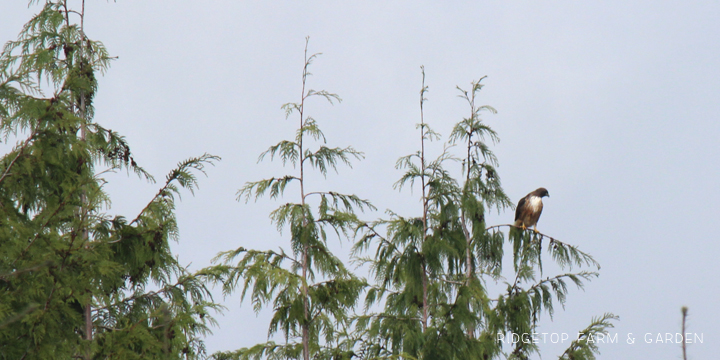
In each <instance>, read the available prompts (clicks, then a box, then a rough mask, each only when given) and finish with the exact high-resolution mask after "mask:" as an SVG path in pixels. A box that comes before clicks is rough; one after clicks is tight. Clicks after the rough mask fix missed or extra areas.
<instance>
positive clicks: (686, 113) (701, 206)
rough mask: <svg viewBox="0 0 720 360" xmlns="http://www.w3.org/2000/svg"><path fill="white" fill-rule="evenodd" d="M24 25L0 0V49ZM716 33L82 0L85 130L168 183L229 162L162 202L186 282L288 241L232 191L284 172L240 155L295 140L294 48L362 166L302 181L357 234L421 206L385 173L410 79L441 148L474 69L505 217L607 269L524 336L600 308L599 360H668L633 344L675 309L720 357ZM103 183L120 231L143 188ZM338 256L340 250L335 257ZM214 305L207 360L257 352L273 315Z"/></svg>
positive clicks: (719, 69)
mask: <svg viewBox="0 0 720 360" xmlns="http://www.w3.org/2000/svg"><path fill="white" fill-rule="evenodd" d="M70 1H71V3H72V1H73V0H70ZM76 2H78V4H79V0H78V1H76ZM38 10H39V9H38V8H37V7H35V6H33V7H30V8H29V9H28V7H27V2H26V1H23V0H14V1H7V0H6V1H2V2H0V41H2V42H5V41H8V40H11V39H15V38H16V36H17V34H18V33H19V31H20V30H21V27H22V25H23V24H24V23H25V22H27V21H28V20H29V19H30V17H31V16H32V14H34V13H36V12H37V11H38ZM718 19H720V2H717V1H682V2H679V1H632V2H628V1H602V2H601V1H505V2H500V1H442V2H441V1H345V2H334V1H305V2H300V1H212V2H199V1H127V0H119V1H117V2H106V1H88V2H87V4H86V20H85V30H86V33H87V35H88V36H89V37H91V38H93V39H95V40H100V41H102V42H104V44H105V45H106V46H107V48H108V49H109V51H110V53H111V54H112V55H116V56H118V60H117V61H114V62H113V64H112V67H111V68H110V70H109V71H108V73H107V74H106V75H105V76H104V77H103V78H102V79H101V80H100V84H99V92H98V94H97V98H96V100H95V107H96V112H95V114H96V115H95V121H97V122H99V123H101V124H102V125H104V126H106V127H109V128H111V129H113V130H115V131H118V132H120V133H121V134H124V135H125V136H126V137H127V139H128V140H129V142H130V144H131V147H132V150H133V152H134V154H135V159H136V160H137V161H138V162H139V163H140V165H142V166H144V167H145V168H146V169H147V170H148V171H150V172H151V173H152V174H154V175H155V177H156V178H158V180H162V179H164V176H165V174H166V173H167V172H168V171H170V170H171V169H172V168H174V167H175V164H176V163H177V162H179V161H181V160H184V159H186V158H188V157H191V156H198V155H201V154H202V153H204V152H208V153H211V154H215V155H219V156H221V157H222V158H223V160H222V161H221V162H220V163H218V164H217V166H215V167H213V168H209V169H208V175H209V176H208V177H207V178H202V179H200V190H199V191H198V192H197V193H196V196H195V197H192V196H190V195H189V194H187V196H184V197H183V201H182V202H181V203H180V204H179V207H178V220H179V225H180V231H181V239H180V242H179V243H178V244H173V249H174V251H175V252H176V253H177V254H178V257H179V259H180V261H181V262H182V263H185V264H189V263H192V265H191V268H193V269H198V268H200V267H204V266H207V265H209V264H210V260H211V259H212V258H213V257H214V256H215V255H216V254H217V253H218V252H220V251H224V250H230V249H235V248H237V247H240V246H243V247H246V248H255V249H276V248H277V247H278V246H284V247H285V248H288V245H287V244H288V243H287V240H286V239H284V238H283V237H282V236H281V235H279V234H278V233H277V232H276V231H275V228H274V226H273V225H272V224H271V223H270V220H269V218H268V213H269V212H270V211H271V210H272V209H273V208H274V207H276V206H277V205H279V204H281V203H283V202H286V201H294V200H295V198H294V197H292V196H293V195H294V193H292V192H290V193H288V196H289V197H288V198H287V199H286V200H284V201H282V202H281V201H272V200H269V199H261V200H260V201H258V202H257V203H253V202H250V203H248V204H245V203H244V202H237V201H236V200H235V193H236V191H237V189H239V188H240V187H242V185H243V184H244V183H245V182H246V181H253V180H259V179H262V178H267V177H272V176H276V175H283V174H285V172H286V171H285V170H283V169H282V168H281V165H280V163H269V162H264V163H261V164H257V163H256V160H257V156H258V155H259V154H260V153H261V152H262V151H264V150H265V149H267V147H269V146H270V145H272V144H275V143H277V142H278V141H280V140H282V139H285V138H289V137H291V136H293V133H294V129H295V126H296V122H297V121H294V120H296V119H294V118H293V119H291V120H287V121H286V120H285V119H284V113H283V111H282V110H281V109H280V106H281V105H282V104H283V103H287V102H295V101H298V99H299V96H300V91H301V71H302V65H303V47H304V42H305V40H304V38H305V37H306V36H310V51H311V52H322V53H323V55H322V56H320V57H319V58H318V60H317V61H316V62H315V63H314V64H313V67H312V69H311V71H312V72H313V74H314V76H313V77H311V78H310V79H309V86H310V88H313V89H317V90H319V89H325V90H328V91H330V92H334V93H337V94H339V95H340V96H341V97H342V99H343V102H342V103H341V104H339V105H336V106H330V105H329V104H327V103H326V102H323V101H320V100H319V99H316V100H314V101H312V102H310V103H309V104H308V105H307V111H308V112H309V114H310V115H311V116H313V117H314V118H315V119H317V121H318V122H319V124H320V126H321V127H322V129H323V130H324V132H325V134H326V136H327V138H328V145H331V146H346V145H352V146H354V147H355V148H356V149H358V150H361V151H363V152H364V153H365V159H364V160H363V161H359V162H354V166H353V168H352V169H350V168H341V170H340V173H339V174H337V175H335V174H331V175H330V176H328V179H327V181H324V180H323V179H322V177H319V176H315V177H311V178H310V180H309V181H310V184H311V185H310V188H311V189H314V190H320V189H323V190H327V189H334V190H337V191H342V192H347V193H355V194H357V195H359V196H361V197H363V198H367V199H369V200H371V201H372V202H373V203H374V204H375V205H376V206H377V207H378V209H380V211H378V212H372V213H367V214H365V215H364V217H365V218H366V219H368V220H372V219H376V218H378V217H381V216H383V211H384V210H385V209H392V210H393V211H395V212H398V213H400V214H402V215H405V216H415V215H418V214H419V213H420V202H419V198H418V192H417V191H416V192H415V193H411V192H410V191H405V190H404V191H403V192H398V191H396V190H393V188H392V184H393V183H394V182H395V181H396V180H397V179H398V178H399V177H400V175H401V172H400V171H398V170H395V169H394V164H395V160H396V159H397V158H398V157H400V156H403V155H406V154H409V153H413V152H415V151H416V150H417V149H418V145H419V144H418V141H417V138H418V136H419V135H418V133H417V131H416V130H415V124H416V123H418V122H419V118H420V117H419V106H418V102H419V90H420V86H421V74H420V66H421V65H424V66H425V70H426V73H427V79H426V84H427V85H428V86H429V92H428V94H427V98H428V102H427V103H426V106H425V109H426V112H425V119H426V121H427V122H428V123H429V124H430V126H431V127H432V128H433V129H435V130H436V131H437V132H439V133H441V134H442V135H445V136H447V135H448V134H449V132H450V129H451V128H452V125H453V124H454V123H456V122H457V121H459V120H461V119H462V117H463V116H467V114H468V112H469V111H468V109H467V105H466V103H464V102H463V100H461V99H459V98H458V97H457V95H458V91H457V90H456V89H455V86H460V87H462V88H465V89H468V88H469V87H470V82H471V81H473V80H476V79H479V78H480V77H482V76H485V75H487V78H486V79H485V80H484V81H483V83H484V84H485V85H486V86H485V88H484V89H483V90H482V91H481V94H480V100H479V102H480V103H481V104H488V105H492V106H493V107H495V108H496V109H497V110H498V113H497V114H496V115H491V114H485V115H484V116H483V118H484V120H485V122H486V123H487V124H488V125H490V126H491V127H493V128H494V129H495V130H496V131H497V132H498V133H499V135H500V138H501V142H500V143H499V144H497V145H496V146H494V147H493V150H494V151H495V153H496V154H497V156H498V158H499V161H500V167H499V169H498V170H499V174H500V176H501V178H502V180H503V186H504V189H505V190H506V192H507V194H508V195H509V196H510V197H511V199H512V200H513V201H514V202H516V201H517V200H519V199H520V198H521V197H523V196H524V195H526V194H527V193H528V192H530V191H532V190H534V189H536V188H537V187H540V186H543V187H546V188H547V189H548V190H549V192H550V194H551V197H550V198H549V199H546V200H545V210H544V212H543V215H542V218H541V220H540V222H539V226H538V229H539V230H540V231H542V232H543V233H546V234H550V235H552V236H554V237H557V238H558V239H560V240H563V241H565V242H568V243H571V244H575V245H577V246H579V247H580V249H581V250H584V251H586V252H588V253H590V254H592V255H593V256H594V257H595V258H596V259H597V260H598V261H599V262H600V263H601V264H602V269H601V270H600V277H599V278H598V279H596V280H593V281H592V282H590V283H588V284H587V285H586V287H585V290H584V291H583V290H577V289H574V288H571V291H570V294H569V296H568V301H567V303H566V306H565V308H564V310H563V309H562V308H560V307H559V306H558V308H557V311H556V313H555V316H554V318H553V319H552V320H551V319H550V318H549V317H548V316H543V317H542V318H541V322H540V327H539V331H540V332H550V333H551V332H558V333H562V332H566V333H571V334H572V333H575V332H576V331H577V330H580V329H582V328H584V327H586V326H587V324H588V323H589V322H590V319H591V318H592V317H594V316H599V315H601V314H603V313H605V312H612V313H615V314H617V315H619V316H620V321H619V322H617V323H616V328H615V329H614V330H612V332H613V333H615V332H616V333H618V334H619V343H618V344H606V345H601V346H600V350H601V352H602V355H601V356H600V358H601V359H628V360H630V359H640V358H645V359H678V358H681V356H682V352H681V349H680V345H678V344H655V343H654V344H646V343H645V342H644V339H643V336H644V334H645V333H651V334H652V336H653V339H654V338H655V336H656V334H658V333H666V332H670V333H675V332H679V331H680V323H681V321H680V320H681V317H680V308H681V306H688V307H689V309H690V317H689V329H688V331H690V332H694V333H698V334H702V335H703V340H704V342H703V343H702V344H692V345H690V346H689V348H688V351H689V355H690V358H691V359H710V358H712V357H714V356H717V355H716V354H717V353H719V352H720V328H719V327H718V326H717V324H718V323H720V311H719V310H718V308H717V304H718V302H719V301H720V282H718V280H717V274H718V273H719V272H720V265H719V264H720V262H718V260H717V259H718V255H719V254H720V244H719V242H718V240H719V239H718V238H719V236H718V228H717V226H716V225H717V223H718V215H720V210H719V209H720V208H719V207H718V204H719V203H720V192H719V191H718V185H720V170H719V169H720V166H719V165H720V146H718V143H717V141H718V138H720V121H719V120H720V119H718V113H720V99H719V95H720V91H719V89H720V66H718V65H719V64H720V46H718V44H720V22H719V21H718ZM444 139H446V138H444ZM441 145H442V143H437V144H435V145H433V146H431V148H430V150H429V151H431V152H432V151H435V153H437V151H438V150H439V149H440V148H441ZM288 171H292V169H289V170H288ZM108 180H110V181H111V182H110V184H109V185H108V187H107V189H108V191H109V192H110V193H111V196H112V199H113V208H112V209H111V210H110V212H111V213H116V214H124V215H126V216H132V217H134V216H135V214H137V212H138V211H140V210H141V209H142V208H143V207H144V206H145V204H146V203H147V201H149V200H150V199H151V198H152V196H153V195H154V194H155V192H156V191H157V188H158V185H156V184H155V185H154V184H147V183H146V182H143V181H140V180H138V179H137V178H134V177H127V176H126V175H125V174H115V175H112V176H109V177H108ZM512 218H513V213H512V212H511V211H507V212H504V213H500V214H495V215H493V217H492V218H491V221H490V222H491V223H498V224H499V223H508V222H511V220H512ZM333 241H334V245H333V246H334V249H336V250H337V252H338V253H339V254H341V256H343V257H347V255H346V254H347V252H348V250H349V249H350V244H349V243H343V244H340V243H339V242H338V241H335V240H333ZM499 291H500V290H498V292H499ZM490 295H491V296H492V295H497V294H492V293H491V294H490ZM217 299H218V300H223V299H222V297H221V296H219V295H218V298H217ZM223 302H224V304H225V305H226V306H227V307H228V310H227V311H226V312H225V314H224V315H218V316H217V318H218V320H219V323H220V327H219V328H216V329H215V330H214V333H215V334H214V335H213V336H211V337H209V338H208V339H207V345H208V348H209V351H210V352H214V351H217V350H232V349H237V348H240V347H245V346H250V345H253V344H255V343H258V342H263V341H265V340H266V329H267V324H268V321H269V315H268V313H267V312H261V313H260V314H258V315H256V314H254V313H253V311H252V308H251V306H250V305H249V304H248V303H247V302H246V303H245V304H242V306H241V304H240V299H239V297H238V296H232V297H229V298H226V299H224V300H223ZM629 333H632V334H633V335H632V336H634V337H635V338H636V339H637V341H636V343H635V344H633V345H629V344H626V342H625V338H626V337H627V335H628V334H629ZM566 347H567V343H566V344H564V346H563V345H554V344H541V353H542V355H543V358H544V359H552V358H555V357H556V356H558V355H560V354H561V353H562V352H563V351H564V349H565V348H566ZM535 358H539V357H538V356H535Z"/></svg>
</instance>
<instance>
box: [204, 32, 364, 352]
mask: <svg viewBox="0 0 720 360" xmlns="http://www.w3.org/2000/svg"><path fill="white" fill-rule="evenodd" d="M307 40H308V39H306V44H305V65H304V67H303V74H302V97H301V99H300V102H298V103H288V104H285V105H283V106H282V109H283V110H285V114H286V119H287V118H290V116H292V115H297V116H298V120H299V121H298V127H297V131H296V135H295V138H294V139H291V140H283V141H280V142H279V143H278V144H276V145H273V146H271V147H270V148H269V149H268V150H267V151H265V152H264V153H262V154H261V155H260V157H259V160H258V161H260V160H263V159H264V158H265V157H266V156H268V155H269V156H270V159H271V160H272V159H274V158H275V157H276V156H277V157H279V158H280V160H281V162H282V163H283V165H287V164H290V165H292V166H293V168H294V169H296V170H297V173H296V174H294V175H284V176H281V177H273V178H270V179H265V180H260V181H255V182H248V183H246V184H245V185H244V186H243V187H242V188H241V189H240V190H239V191H238V200H242V199H244V200H245V201H246V202H247V201H248V200H250V199H255V200H257V199H258V198H259V197H261V196H263V195H265V194H268V193H269V196H270V197H271V198H279V197H283V196H284V195H285V191H286V189H287V187H288V186H289V185H290V184H292V185H293V186H296V187H295V188H294V189H295V190H296V191H297V192H296V202H288V203H285V204H283V205H281V206H280V207H279V208H277V209H276V210H274V211H273V212H272V213H271V214H270V218H271V220H272V221H273V223H275V225H276V226H277V229H278V231H281V232H282V231H286V230H288V228H289V240H290V247H291V251H290V252H285V250H282V249H281V250H280V251H279V252H275V251H258V250H249V249H245V248H244V247H241V248H238V249H236V250H232V251H226V252H223V253H221V254H220V255H218V257H217V258H216V260H218V261H220V260H221V264H219V265H216V266H213V267H210V268H207V269H205V270H204V273H205V274H207V275H208V276H210V277H212V278H213V279H215V280H216V281H218V282H221V283H222V285H223V291H224V293H225V294H230V293H232V292H233V291H235V290H236V289H239V288H240V289H242V290H241V291H242V292H241V294H242V298H243V299H244V298H245V296H246V295H247V296H249V297H250V300H251V303H252V305H253V309H254V310H255V311H260V309H262V308H263V307H265V306H268V305H270V306H271V307H272V309H273V318H272V320H271V322H270V327H269V330H268V337H270V336H272V335H274V334H275V333H277V332H280V333H282V335H283V336H284V339H285V343H283V344H278V343H275V342H273V341H268V342H267V343H263V344H258V345H256V346H253V347H250V348H244V349H240V350H237V351H231V352H225V353H217V354H214V358H216V359H261V358H269V359H299V358H303V359H306V360H307V359H310V358H326V357H332V358H336V357H335V356H340V355H338V354H339V353H338V351H340V352H342V351H341V350H340V347H339V346H337V342H338V340H339V338H340V335H339V333H340V332H342V331H343V330H344V326H346V324H347V323H348V320H349V315H350V314H349V311H351V310H352V309H353V308H354V306H355V304H356V302H357V300H358V298H359V296H360V294H361V292H362V290H363V288H364V285H365V282H364V281H363V280H362V279H360V278H358V277H357V276H355V275H354V274H353V273H352V272H351V271H349V270H348V269H347V268H346V267H345V265H344V264H343V262H342V261H341V260H340V259H338V258H337V257H336V256H335V255H334V254H333V253H332V252H331V251H330V249H329V248H328V246H327V241H328V234H327V232H328V231H332V232H334V233H335V234H337V235H338V236H341V237H342V236H345V235H347V234H348V233H351V232H352V230H353V228H354V226H355V224H356V223H357V218H356V215H355V211H356V210H364V209H374V207H373V206H372V204H370V202H368V201H367V200H364V199H361V198H359V197H358V196H356V195H345V194H340V193H337V192H334V191H307V190H306V189H307V188H308V187H309V186H310V185H311V184H309V183H308V182H307V181H306V177H305V170H306V169H307V168H308V167H309V168H312V169H314V170H316V171H318V172H320V173H321V174H322V175H323V176H327V173H328V170H334V171H336V172H337V166H338V165H339V164H345V165H348V166H349V165H351V163H350V160H351V159H352V158H355V159H359V158H361V157H362V153H360V152H358V151H357V150H355V149H353V148H352V147H344V148H341V147H328V146H326V145H325V143H326V138H325V135H324V134H323V133H322V131H321V130H320V127H319V126H318V124H317V122H316V121H315V119H313V118H312V117H310V116H307V115H306V108H305V107H306V104H307V102H308V100H309V99H312V98H315V97H320V98H323V99H325V100H327V101H328V102H330V103H331V104H333V103H334V102H336V101H337V102H340V97H339V96H337V95H336V94H332V93H329V92H327V91H324V90H321V91H315V90H311V89H306V85H307V79H308V76H309V75H310V73H309V71H308V68H309V66H310V64H311V63H312V62H313V60H315V59H316V58H317V56H318V55H319V54H312V55H309V56H308V51H307ZM311 141H314V142H316V143H317V142H319V144H318V147H317V148H316V149H315V150H311V149H310V146H309V144H308V143H309V142H311ZM311 202H312V204H311ZM312 205H314V206H312ZM351 350H352V349H349V348H346V349H345V350H344V351H351Z"/></svg>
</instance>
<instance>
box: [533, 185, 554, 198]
mask: <svg viewBox="0 0 720 360" xmlns="http://www.w3.org/2000/svg"><path fill="white" fill-rule="evenodd" d="M532 194H533V195H535V196H539V197H541V198H542V197H546V196H547V197H550V193H549V192H548V191H547V189H546V188H543V187H541V188H538V189H537V190H535V191H533V192H532Z"/></svg>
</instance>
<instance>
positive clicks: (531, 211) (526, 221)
mask: <svg viewBox="0 0 720 360" xmlns="http://www.w3.org/2000/svg"><path fill="white" fill-rule="evenodd" d="M546 196H547V197H550V194H549V193H548V191H547V189H545V188H542V187H541V188H538V189H537V190H535V191H533V192H531V193H529V194H527V195H526V196H525V197H524V198H522V199H520V201H519V202H518V205H517V208H515V224H514V225H515V226H518V227H521V228H522V229H523V230H525V229H527V228H529V227H531V226H533V227H534V231H535V232H536V233H537V232H538V231H537V222H538V220H539V219H540V215H541V214H542V210H543V203H542V198H544V197H546Z"/></svg>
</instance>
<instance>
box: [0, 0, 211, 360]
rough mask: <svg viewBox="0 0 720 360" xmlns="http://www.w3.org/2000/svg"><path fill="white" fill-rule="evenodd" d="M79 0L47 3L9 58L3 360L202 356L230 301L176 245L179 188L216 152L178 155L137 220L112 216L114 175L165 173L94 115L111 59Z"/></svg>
mask: <svg viewBox="0 0 720 360" xmlns="http://www.w3.org/2000/svg"><path fill="white" fill-rule="evenodd" d="M32 3H33V1H31V4H32ZM76 5H77V6H78V8H77V9H75V8H73V7H72V4H69V2H68V1H65V0H62V1H47V2H45V4H44V5H43V6H42V9H41V10H40V11H39V12H38V13H37V14H36V15H35V16H34V17H33V18H32V19H31V20H30V21H29V22H28V23H27V24H26V25H25V27H24V28H23V29H22V31H21V33H20V35H19V38H18V39H17V40H16V41H10V42H8V43H7V44H6V45H5V47H4V49H3V51H2V54H0V121H1V123H0V126H1V127H2V131H3V133H4V135H5V138H6V139H17V138H19V139H20V140H18V141H17V143H16V145H15V146H14V148H13V149H12V150H11V151H10V152H9V153H7V154H5V155H4V156H3V157H2V158H1V159H0V174H1V175H0V213H1V215H0V359H13V360H15V359H71V358H81V359H105V358H116V359H117V358H120V359H148V358H157V359H160V358H162V359H196V358H200V357H201V356H202V355H203V353H204V345H203V343H202V341H201V336H202V335H204V334H207V333H208V331H209V328H208V326H209V325H210V324H212V323H213V321H214V320H213V319H212V318H211V317H210V316H208V311H209V310H212V309H218V305H216V304H214V303H213V302H212V301H211V298H210V294H209V292H208V289H207V288H206V287H205V284H204V281H203V279H202V278H199V277H197V276H195V275H193V274H190V273H189V272H188V271H187V270H186V269H185V268H184V267H183V266H181V264H179V263H178V261H177V260H176V259H175V257H174V256H173V255H172V253H171V252H170V247H169V241H170V240H177V239H178V226H177V223H176V219H175V214H174V210H175V198H176V196H178V195H179V194H180V189H181V188H185V189H187V190H189V191H190V192H193V191H194V189H196V188H197V178H196V174H197V173H198V172H204V168H205V166H206V165H208V164H212V163H213V162H214V161H216V160H218V158H217V157H216V156H212V155H207V154H205V155H202V156H200V157H196V158H191V159H188V160H186V161H182V162H180V163H179V164H178V166H177V168H176V169H174V170H172V171H171V172H170V173H169V174H168V176H167V178H166V180H165V183H164V184H163V185H162V186H161V187H160V189H159V191H158V192H157V194H156V195H155V196H154V197H153V198H152V199H149V202H148V203H147V205H146V206H144V208H143V209H142V210H141V211H140V212H139V213H138V214H136V215H134V216H132V218H131V219H132V220H128V218H126V217H123V216H111V215H109V214H107V213H105V211H106V210H107V209H109V206H110V198H109V195H108V194H107V193H106V192H105V191H104V189H103V185H104V184H105V182H106V181H105V180H104V179H103V174H105V173H107V172H115V171H120V170H126V171H132V172H134V173H135V174H137V175H138V176H140V177H141V178H144V179H147V180H150V181H154V179H153V177H152V176H151V175H150V174H148V173H147V172H145V170H143V169H142V168H141V167H140V166H139V165H138V164H137V163H136V161H135V159H134V154H133V153H132V151H131V148H130V145H129V144H128V142H127V141H126V139H125V138H124V137H122V136H121V135H119V134H118V133H116V132H114V131H112V130H110V129H107V128H105V127H103V126H102V125H100V124H99V123H97V122H94V121H93V116H94V107H93V100H94V98H95V94H96V93H97V91H98V88H97V76H98V75H99V74H102V73H103V72H104V71H106V70H107V69H108V65H109V62H110V60H111V57H110V56H109V54H108V52H107V50H106V49H105V47H104V46H103V44H102V43H101V42H99V41H95V40H92V39H90V38H89V37H88V36H87V34H86V32H85V29H84V28H83V23H84V18H85V13H84V6H83V5H84V3H83V2H78V3H77V4H76ZM45 94H48V95H45ZM151 289H152V290H151Z"/></svg>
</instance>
